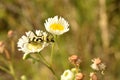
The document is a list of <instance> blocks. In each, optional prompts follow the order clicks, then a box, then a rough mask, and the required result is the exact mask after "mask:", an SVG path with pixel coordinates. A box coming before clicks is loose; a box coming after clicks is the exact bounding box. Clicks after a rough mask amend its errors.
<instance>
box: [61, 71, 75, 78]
mask: <svg viewBox="0 0 120 80" xmlns="http://www.w3.org/2000/svg"><path fill="white" fill-rule="evenodd" d="M73 78H74V74H73V73H72V71H70V70H65V71H64V73H63V74H62V75H61V80H73Z"/></svg>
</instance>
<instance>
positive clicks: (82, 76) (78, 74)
mask: <svg viewBox="0 0 120 80" xmlns="http://www.w3.org/2000/svg"><path fill="white" fill-rule="evenodd" d="M83 78H84V75H83V74H82V73H77V74H76V77H75V80H83Z"/></svg>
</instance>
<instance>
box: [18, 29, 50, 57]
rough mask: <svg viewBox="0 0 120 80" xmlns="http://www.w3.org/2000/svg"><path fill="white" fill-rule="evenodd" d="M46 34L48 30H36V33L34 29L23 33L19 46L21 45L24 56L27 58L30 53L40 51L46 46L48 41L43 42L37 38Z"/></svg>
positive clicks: (20, 49)
mask: <svg viewBox="0 0 120 80" xmlns="http://www.w3.org/2000/svg"><path fill="white" fill-rule="evenodd" d="M42 35H43V36H44V35H47V33H46V32H43V31H40V30H36V31H35V33H34V32H32V31H28V32H26V35H23V36H22V37H21V38H20V39H19V41H18V43H17V46H18V47H19V49H18V50H19V51H23V52H24V53H25V54H24V56H23V58H25V57H26V56H27V55H28V54H29V53H35V52H40V51H41V50H42V49H43V48H44V47H46V46H47V45H48V43H46V42H41V41H38V40H36V41H35V39H37V36H42Z"/></svg>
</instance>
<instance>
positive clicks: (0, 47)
mask: <svg viewBox="0 0 120 80" xmlns="http://www.w3.org/2000/svg"><path fill="white" fill-rule="evenodd" d="M4 48H5V44H4V42H3V41H0V53H3V51H4Z"/></svg>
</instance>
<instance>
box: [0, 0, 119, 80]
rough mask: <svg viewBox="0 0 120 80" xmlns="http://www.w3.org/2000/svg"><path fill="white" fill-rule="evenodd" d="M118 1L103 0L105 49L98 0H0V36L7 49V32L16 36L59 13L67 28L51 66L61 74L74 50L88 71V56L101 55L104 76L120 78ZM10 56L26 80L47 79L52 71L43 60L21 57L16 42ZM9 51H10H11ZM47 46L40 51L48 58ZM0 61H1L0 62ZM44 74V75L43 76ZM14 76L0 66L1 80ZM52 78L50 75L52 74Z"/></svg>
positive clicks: (48, 79) (109, 79)
mask: <svg viewBox="0 0 120 80" xmlns="http://www.w3.org/2000/svg"><path fill="white" fill-rule="evenodd" d="M119 5H120V1H119V0H106V8H107V9H106V11H107V17H108V30H109V35H110V38H109V41H110V45H109V47H108V49H107V50H106V51H107V52H106V51H104V47H103V42H102V38H101V30H100V28H99V22H98V21H99V15H98V14H99V1H97V0H0V40H3V41H5V42H6V44H7V47H8V48H9V50H10V46H9V39H8V38H7V32H8V31H9V30H14V31H15V33H16V34H15V35H16V38H15V39H14V42H15V44H16V43H17V40H18V38H20V36H21V35H23V34H24V33H25V31H29V30H34V29H42V30H44V31H45V28H44V22H45V19H47V18H48V17H53V16H55V15H59V16H62V17H64V18H65V19H66V20H67V21H68V22H69V24H70V31H69V32H68V33H66V34H64V35H62V36H60V39H59V42H58V44H59V47H60V50H55V52H54V59H53V62H54V68H55V70H56V72H57V74H58V75H59V76H60V75H61V74H62V72H63V71H64V70H65V69H68V68H71V67H72V66H71V65H70V64H69V62H68V57H69V56H70V55H72V54H77V55H79V56H80V57H81V59H82V61H83V63H82V65H81V68H82V70H83V71H84V72H86V73H87V74H88V71H90V68H89V65H90V64H91V63H90V59H91V58H94V57H101V58H102V59H103V61H105V63H106V64H107V66H108V67H107V71H106V74H105V80H120V72H119V71H120V70H119V67H120V64H119V61H120V36H119V35H120V6H119ZM15 50H16V51H15V52H16V53H15V56H14V58H13V61H14V67H15V70H16V73H17V76H18V78H20V76H21V75H26V76H27V78H28V80H50V78H51V76H52V75H51V72H50V71H49V70H48V69H47V68H45V66H43V65H42V64H39V63H35V64H33V63H32V62H31V61H29V60H28V61H23V60H22V52H19V51H18V50H17V47H16V46H15ZM10 52H11V51H10ZM49 52H50V47H47V48H45V50H43V51H42V54H43V55H44V56H45V57H46V59H48V60H49V56H50V53H49ZM0 63H1V62H0ZM46 76H47V77H46ZM8 79H9V80H13V79H12V77H11V76H10V75H8V74H6V73H5V72H4V71H1V70H0V80H8ZM51 80H52V78H51Z"/></svg>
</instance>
